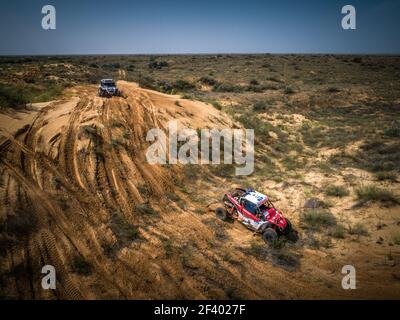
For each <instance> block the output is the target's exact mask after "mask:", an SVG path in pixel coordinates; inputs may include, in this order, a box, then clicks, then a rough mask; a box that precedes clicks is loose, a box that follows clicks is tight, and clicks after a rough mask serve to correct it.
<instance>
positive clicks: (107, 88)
mask: <svg viewBox="0 0 400 320" xmlns="http://www.w3.org/2000/svg"><path fill="white" fill-rule="evenodd" d="M121 95H122V94H121V91H120V90H119V89H118V88H117V84H116V83H115V81H114V80H113V79H102V80H100V84H99V97H112V96H121Z"/></svg>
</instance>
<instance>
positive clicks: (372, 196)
mask: <svg viewBox="0 0 400 320" xmlns="http://www.w3.org/2000/svg"><path fill="white" fill-rule="evenodd" d="M355 192H356V195H357V198H358V200H360V201H361V203H366V202H368V201H379V202H382V203H384V204H386V205H396V204H399V203H400V201H399V199H398V197H397V196H396V195H394V193H393V192H392V191H390V190H387V189H383V188H379V187H376V186H373V185H369V186H362V187H359V188H357V189H356V190H355Z"/></svg>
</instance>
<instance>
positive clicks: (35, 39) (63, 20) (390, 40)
mask: <svg viewBox="0 0 400 320" xmlns="http://www.w3.org/2000/svg"><path fill="white" fill-rule="evenodd" d="M46 4H52V5H54V6H55V8H56V10H57V16H56V17H57V29H56V30H43V29H42V27H41V20H42V17H43V15H42V14H41V8H42V6H43V5H46ZM346 4H352V5H354V6H355V8H356V10H357V30H343V29H342V28H341V19H342V14H341V8H342V6H344V5H346ZM0 27H1V30H2V40H1V42H0V54H1V55H10V54H22V55H23V54H138V53H156V54H162V53H166V54H168V53H170V54H172V53H220V52H221V53H265V52H269V53H388V54H400V36H399V35H400V1H397V0H346V1H341V0H308V1H301V0H298V1H289V0H279V1H268V0H264V1H260V0H259V1H255V0H243V1H238V0H231V1H222V0H214V1H208V0H198V1H192V0H186V1H183V0H163V1H161V0H147V1H146V0H141V1H135V0H131V1H128V0H113V1H112V0H108V1H104V0H97V1H94V0H79V1H75V0H70V1H67V0H62V1H61V0H44V1H41V0H26V1H21V0H3V1H2V2H1V12H0Z"/></svg>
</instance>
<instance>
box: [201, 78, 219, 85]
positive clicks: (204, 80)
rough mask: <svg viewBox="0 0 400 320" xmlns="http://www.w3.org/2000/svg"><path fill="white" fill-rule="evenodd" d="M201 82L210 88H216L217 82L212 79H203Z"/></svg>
mask: <svg viewBox="0 0 400 320" xmlns="http://www.w3.org/2000/svg"><path fill="white" fill-rule="evenodd" d="M199 81H200V82H201V83H202V84H205V85H208V86H214V85H215V84H216V83H217V80H215V79H213V78H211V77H201V78H200V79H199Z"/></svg>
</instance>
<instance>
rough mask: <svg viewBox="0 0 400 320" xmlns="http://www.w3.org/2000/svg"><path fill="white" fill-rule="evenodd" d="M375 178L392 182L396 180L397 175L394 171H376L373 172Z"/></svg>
mask: <svg viewBox="0 0 400 320" xmlns="http://www.w3.org/2000/svg"><path fill="white" fill-rule="evenodd" d="M375 178H376V180H378V181H384V180H389V181H392V182H396V181H397V176H396V174H395V173H394V172H383V171H382V172H376V173H375Z"/></svg>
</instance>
